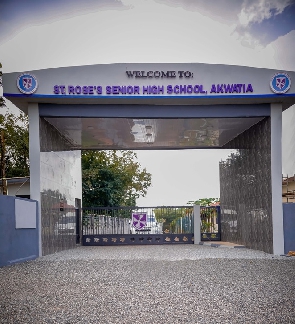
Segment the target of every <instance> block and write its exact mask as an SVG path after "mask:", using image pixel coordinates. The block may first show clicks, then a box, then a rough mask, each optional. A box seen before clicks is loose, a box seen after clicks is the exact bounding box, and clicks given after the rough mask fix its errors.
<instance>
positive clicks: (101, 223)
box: [82, 206, 221, 245]
mask: <svg viewBox="0 0 295 324" xmlns="http://www.w3.org/2000/svg"><path fill="white" fill-rule="evenodd" d="M194 212H197V213H199V214H200V215H196V216H197V217H194V216H195V215H194ZM82 214H83V216H82V244H83V245H138V244H140V245H154V244H193V243H194V230H195V226H194V223H195V221H200V220H201V227H200V228H198V229H197V230H200V231H201V236H200V235H196V237H197V238H199V237H201V239H202V241H220V238H221V237H220V208H219V206H216V207H215V206H212V207H201V208H200V209H199V208H197V209H196V208H194V207H193V206H191V207H190V206H161V207H159V206H158V207H112V208H111V207H92V208H82ZM196 219H197V220H196ZM199 241H200V240H199Z"/></svg>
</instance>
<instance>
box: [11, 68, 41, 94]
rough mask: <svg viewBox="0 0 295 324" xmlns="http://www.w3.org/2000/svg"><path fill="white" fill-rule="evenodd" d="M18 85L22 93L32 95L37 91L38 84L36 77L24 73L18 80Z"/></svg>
mask: <svg viewBox="0 0 295 324" xmlns="http://www.w3.org/2000/svg"><path fill="white" fill-rule="evenodd" d="M16 85H17V87H18V89H19V91H20V92H22V93H24V94H32V93H34V92H35V91H36V90H37V87H38V82H37V79H36V77H35V76H34V75H32V74H28V73H24V74H21V75H20V76H19V77H18V78H17V81H16Z"/></svg>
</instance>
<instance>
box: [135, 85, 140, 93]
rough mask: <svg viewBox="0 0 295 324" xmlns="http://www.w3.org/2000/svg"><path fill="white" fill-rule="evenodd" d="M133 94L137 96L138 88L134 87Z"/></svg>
mask: <svg viewBox="0 0 295 324" xmlns="http://www.w3.org/2000/svg"><path fill="white" fill-rule="evenodd" d="M134 94H139V86H134Z"/></svg>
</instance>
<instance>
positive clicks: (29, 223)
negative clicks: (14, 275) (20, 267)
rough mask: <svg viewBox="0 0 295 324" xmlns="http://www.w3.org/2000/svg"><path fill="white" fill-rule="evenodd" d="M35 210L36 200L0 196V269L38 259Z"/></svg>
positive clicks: (37, 227)
mask: <svg viewBox="0 0 295 324" xmlns="http://www.w3.org/2000/svg"><path fill="white" fill-rule="evenodd" d="M37 208H38V203H37V201H36V200H31V199H22V198H16V197H13V196H0V267H3V266H6V265H11V264H14V263H18V262H24V261H28V260H34V259H36V258H37V257H38V255H39V241H38V231H39V224H38V218H37V213H38V209H37Z"/></svg>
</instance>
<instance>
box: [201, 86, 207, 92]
mask: <svg viewBox="0 0 295 324" xmlns="http://www.w3.org/2000/svg"><path fill="white" fill-rule="evenodd" d="M200 93H207V91H205V90H203V85H202V84H201V85H200Z"/></svg>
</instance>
